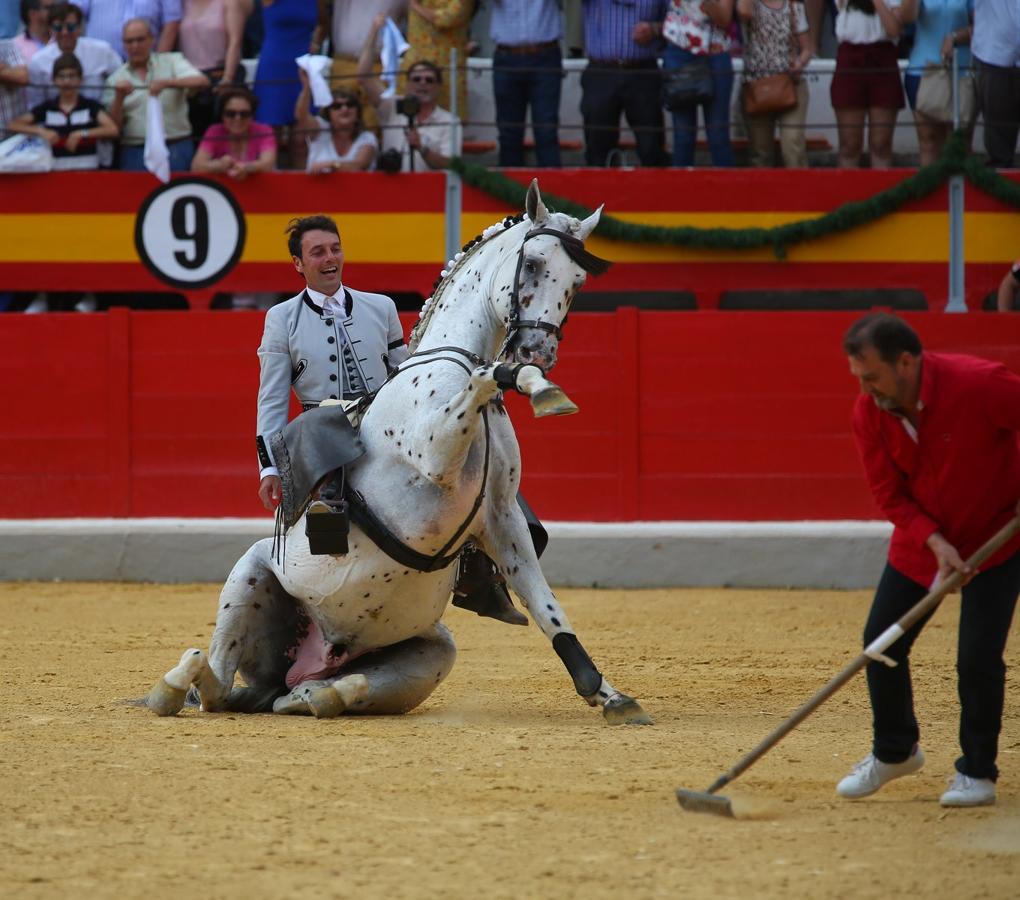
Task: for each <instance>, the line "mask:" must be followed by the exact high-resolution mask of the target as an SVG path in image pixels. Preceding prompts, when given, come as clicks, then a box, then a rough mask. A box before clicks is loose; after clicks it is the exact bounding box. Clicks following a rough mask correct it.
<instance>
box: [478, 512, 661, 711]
mask: <svg viewBox="0 0 1020 900" xmlns="http://www.w3.org/2000/svg"><path fill="white" fill-rule="evenodd" d="M494 534H498V535H499V537H498V539H495V540H494V539H493V535H494ZM484 546H485V550H486V552H487V553H488V554H489V555H490V556H491V557H492V558H493V559H495V560H496V562H497V565H499V567H500V570H501V571H502V572H503V574H504V575H505V576H506V579H507V582H508V584H509V585H510V587H511V589H512V590H513V591H514V593H516V594H517V595H518V596H519V597H520V598H521V603H522V604H523V605H524V607H525V608H526V609H527V610H528V612H529V613H530V614H531V617H532V618H533V619H534V620H535V623H536V624H537V625H538V627H539V628H541V629H542V632H543V634H545V636H546V637H547V638H549V640H550V642H551V643H552V645H553V650H555V651H556V655H557V656H559V658H560V661H561V662H562V663H563V665H564V666H565V667H566V669H567V672H568V673H569V674H570V677H571V679H572V680H573V682H574V688H575V690H576V691H577V693H578V694H580V696H581V697H583V698H584V700H585V701H586V702H587V703H588V705H589V706H601V707H602V714H603V716H604V717H605V719H606V721H607V722H608V723H609V724H610V725H651V724H652V719H651V717H650V716H649V715H648V714H647V713H646V712H645V711H644V710H643V709H642V708H641V705H640V704H639V703H638V702H637V701H636V700H634V699H633V698H632V697H628V696H627V695H626V694H624V693H622V692H620V691H618V690H616V688H614V687H613V686H612V685H611V684H610V683H609V681H608V680H607V679H606V677H605V676H604V675H603V674H602V673H601V672H600V671H599V670H598V668H597V667H596V665H595V663H594V662H593V661H592V658H591V657H590V656H589V655H588V653H587V651H586V650H585V649H584V647H583V646H582V645H581V642H580V641H579V640H578V638H577V634H576V633H575V632H574V629H573V628H572V627H571V625H570V621H569V620H568V619H567V614H566V613H565V612H564V610H563V607H562V606H560V603H559V601H558V600H557V599H556V595H555V594H553V592H552V589H551V588H550V587H549V583H548V582H547V581H546V580H545V576H544V575H543V574H542V569H541V568H540V566H539V564H538V557H537V556H536V554H535V549H534V546H533V545H532V542H531V536H530V535H529V533H528V527H527V522H526V521H525V519H524V516H523V514H522V513H521V512H520V509H519V508H518V507H517V506H516V504H515V505H514V506H513V507H512V508H511V509H508V510H507V511H506V512H505V513H504V515H503V520H502V521H501V522H500V523H499V525H498V526H497V528H495V529H490V530H489V533H488V536H487V538H486V540H485V541H484Z"/></svg>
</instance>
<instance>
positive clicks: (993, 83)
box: [976, 60, 1020, 169]
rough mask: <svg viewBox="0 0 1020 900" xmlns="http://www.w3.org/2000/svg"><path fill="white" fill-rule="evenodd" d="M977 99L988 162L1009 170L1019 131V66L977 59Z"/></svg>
mask: <svg viewBox="0 0 1020 900" xmlns="http://www.w3.org/2000/svg"><path fill="white" fill-rule="evenodd" d="M976 63H977V70H978V79H977V88H978V102H979V104H980V106H981V115H982V117H983V118H984V124H985V152H986V153H987V154H988V165H990V166H994V167H995V168H997V169H1011V168H1012V167H1013V160H1014V158H1015V156H1016V138H1017V134H1018V133H1020V69H1018V68H1017V67H1015V66H1010V67H1008V68H1007V67H1004V66H990V65H988V63H984V62H981V60H976Z"/></svg>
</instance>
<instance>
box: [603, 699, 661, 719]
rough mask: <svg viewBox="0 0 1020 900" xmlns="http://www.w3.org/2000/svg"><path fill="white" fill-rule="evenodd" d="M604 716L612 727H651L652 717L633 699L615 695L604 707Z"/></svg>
mask: <svg viewBox="0 0 1020 900" xmlns="http://www.w3.org/2000/svg"><path fill="white" fill-rule="evenodd" d="M602 715H604V716H605V717H606V721H607V722H608V723H609V724H610V725H651V724H653V723H652V717H651V716H650V715H648V713H646V712H645V711H644V710H643V709H642V708H641V704H640V703H638V702H637V700H635V699H634V698H633V697H628V696H627V695H626V694H614V695H613V696H612V697H610V698H609V699H608V700H607V701H606V702H605V703H604V704H603V706H602Z"/></svg>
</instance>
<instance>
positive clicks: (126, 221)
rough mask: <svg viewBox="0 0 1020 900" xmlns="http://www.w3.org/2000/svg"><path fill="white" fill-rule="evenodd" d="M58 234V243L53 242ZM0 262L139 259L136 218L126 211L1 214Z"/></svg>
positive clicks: (103, 261)
mask: <svg viewBox="0 0 1020 900" xmlns="http://www.w3.org/2000/svg"><path fill="white" fill-rule="evenodd" d="M58 235H59V242H58V243H56V244H54V240H55V238H56V237H57V236H58ZM0 262H18V263H23V262H46V263H50V264H52V265H60V264H62V263H83V262H101V263H109V262H139V259H138V254H137V253H135V217H134V216H133V215H128V214H126V213H15V214H10V215H3V216H0Z"/></svg>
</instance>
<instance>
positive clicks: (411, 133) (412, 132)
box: [404, 128, 421, 153]
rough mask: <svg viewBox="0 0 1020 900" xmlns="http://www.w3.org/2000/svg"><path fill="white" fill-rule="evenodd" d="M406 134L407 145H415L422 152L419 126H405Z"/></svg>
mask: <svg viewBox="0 0 1020 900" xmlns="http://www.w3.org/2000/svg"><path fill="white" fill-rule="evenodd" d="M404 134H406V135H407V146H408V147H414V149H415V150H417V151H418V152H419V153H421V135H420V134H418V129H417V128H405V129H404Z"/></svg>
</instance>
